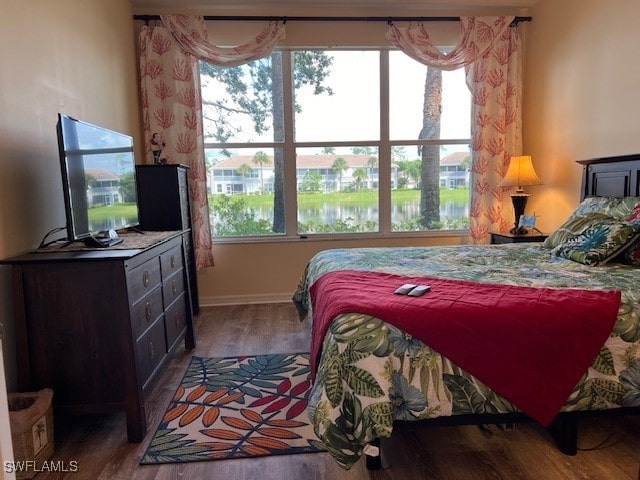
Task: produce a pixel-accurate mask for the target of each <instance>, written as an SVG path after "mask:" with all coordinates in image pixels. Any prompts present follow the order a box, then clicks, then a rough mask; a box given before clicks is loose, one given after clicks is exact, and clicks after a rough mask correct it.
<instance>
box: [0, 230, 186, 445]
mask: <svg viewBox="0 0 640 480" xmlns="http://www.w3.org/2000/svg"><path fill="white" fill-rule="evenodd" d="M150 233H151V232H147V234H146V235H140V234H137V233H128V234H126V235H123V237H122V238H124V239H125V240H126V241H125V245H131V247H130V248H112V249H106V248H87V247H84V246H77V247H74V246H73V245H70V246H69V248H68V249H67V250H60V249H57V248H43V249H39V250H37V251H35V252H32V253H27V254H23V255H19V256H16V257H12V258H9V259H5V260H0V264H4V265H11V267H12V276H13V302H14V317H15V332H16V333H15V337H16V357H17V358H16V360H17V362H16V366H17V374H18V375H17V388H18V390H19V391H23V392H30V391H37V390H40V389H42V388H44V387H50V388H52V389H53V391H54V392H55V394H54V396H53V406H54V409H55V410H56V411H58V412H59V413H65V412H66V413H70V414H96V413H107V412H113V411H118V410H124V411H125V412H126V422H127V436H128V438H129V441H131V442H140V441H142V439H143V438H144V436H145V434H146V432H147V419H146V413H145V396H146V395H147V394H148V393H149V392H150V389H151V388H152V385H153V384H154V383H155V380H156V379H157V378H158V377H159V374H160V373H161V372H162V371H163V370H164V368H165V366H166V365H167V364H168V362H169V360H170V358H171V355H172V354H173V353H174V352H176V351H179V350H182V349H187V350H192V349H193V348H194V347H195V339H194V335H193V323H192V315H191V309H190V308H189V304H190V295H191V293H192V292H191V289H190V285H189V281H188V275H187V273H186V269H185V266H186V260H185V246H184V241H183V238H184V237H185V235H188V234H189V231H188V230H178V231H172V232H152V233H153V234H152V235H151V234H150ZM134 237H135V238H134ZM74 248H75V249H74ZM181 344H182V345H183V347H182V349H181V348H180V345H181Z"/></svg>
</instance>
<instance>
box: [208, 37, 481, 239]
mask: <svg viewBox="0 0 640 480" xmlns="http://www.w3.org/2000/svg"><path fill="white" fill-rule="evenodd" d="M276 50H277V51H280V52H282V54H283V55H282V68H283V72H284V75H283V99H284V141H283V142H275V141H274V142H255V143H252V142H249V143H244V142H228V143H218V142H206V141H205V142H204V148H205V150H207V149H233V148H269V149H273V148H281V149H283V153H284V159H285V161H284V199H285V200H284V211H285V233H284V234H278V233H274V234H273V235H254V236H251V235H247V236H224V237H215V241H216V243H221V244H222V243H238V244H239V243H277V242H291V241H300V240H307V239H308V240H324V241H336V240H361V239H401V238H416V237H465V236H467V235H468V230H420V231H393V230H392V221H391V220H392V219H391V151H392V149H393V147H396V146H410V147H415V146H417V145H466V146H469V145H470V143H471V139H470V138H465V139H459V138H458V139H452V138H444V139H438V140H418V139H413V140H391V139H390V138H389V102H390V96H389V52H391V51H397V49H394V48H385V47H364V48H358V47H341V48H338V47H333V48H332V47H324V48H321V47H313V48H304V47H287V48H281V49H276ZM297 50H316V51H330V50H342V51H377V52H379V59H380V62H379V65H380V71H379V75H380V92H379V106H380V125H379V137H380V138H379V139H378V140H361V141H331V142H296V141H295V136H294V131H295V118H294V105H293V98H294V95H293V81H292V75H291V73H292V52H293V51H297ZM288 73H289V74H288ZM342 146H344V147H371V146H373V147H377V148H378V212H379V218H378V231H377V232H361V233H307V234H299V233H298V219H297V215H298V202H297V194H298V192H297V178H296V176H297V172H296V149H297V148H309V147H311V148H323V147H342ZM210 188H211V190H212V191H213V190H214V186H213V185H212V186H211V187H210ZM216 193H219V192H216ZM470 196H471V191H470ZM469 201H471V199H470V200H469Z"/></svg>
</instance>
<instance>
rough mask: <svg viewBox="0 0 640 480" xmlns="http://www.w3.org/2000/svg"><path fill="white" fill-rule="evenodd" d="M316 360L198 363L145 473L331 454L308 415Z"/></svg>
mask: <svg viewBox="0 0 640 480" xmlns="http://www.w3.org/2000/svg"><path fill="white" fill-rule="evenodd" d="M309 373H310V368H309V354H308V353H293V354H278V355H272V354H270V355H257V356H244V357H225V358H222V357H220V358H202V357H195V356H194V357H193V358H192V359H191V364H190V365H189V368H188V369H187V372H186V373H185V375H184V378H183V379H182V382H181V383H180V386H179V387H178V389H177V391H176V393H175V395H174V397H173V399H172V400H171V402H170V404H169V406H168V407H167V410H166V412H165V414H164V416H163V418H162V420H161V422H160V425H159V426H158V430H157V431H156V433H155V435H154V437H153V439H152V440H151V443H150V444H149V447H148V448H147V451H146V453H145V455H144V456H143V457H142V459H141V460H140V464H141V465H152V464H159V463H184V462H197V461H203V460H223V459H230V458H244V457H258V456H265V455H290V454H295V453H310V452H320V451H324V449H323V448H322V446H321V444H320V443H319V442H318V439H317V437H316V436H315V433H314V432H313V427H312V426H311V425H310V424H309V420H308V416H307V412H306V407H307V396H308V393H309V387H310V385H311V382H310V380H309Z"/></svg>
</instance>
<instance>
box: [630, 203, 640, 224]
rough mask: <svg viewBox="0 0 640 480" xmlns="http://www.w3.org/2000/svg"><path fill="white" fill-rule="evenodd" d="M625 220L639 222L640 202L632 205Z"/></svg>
mask: <svg viewBox="0 0 640 480" xmlns="http://www.w3.org/2000/svg"><path fill="white" fill-rule="evenodd" d="M627 222H640V203H639V204H637V205H636V206H635V207H633V210H632V211H631V215H629V216H628V217H627Z"/></svg>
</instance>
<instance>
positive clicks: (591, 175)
mask: <svg viewBox="0 0 640 480" xmlns="http://www.w3.org/2000/svg"><path fill="white" fill-rule="evenodd" d="M578 163H579V164H581V165H582V169H583V171H582V190H581V191H580V200H582V199H584V198H585V197H594V196H596V197H640V154H634V155H624V156H620V157H604V158H594V159H591V160H578Z"/></svg>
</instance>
